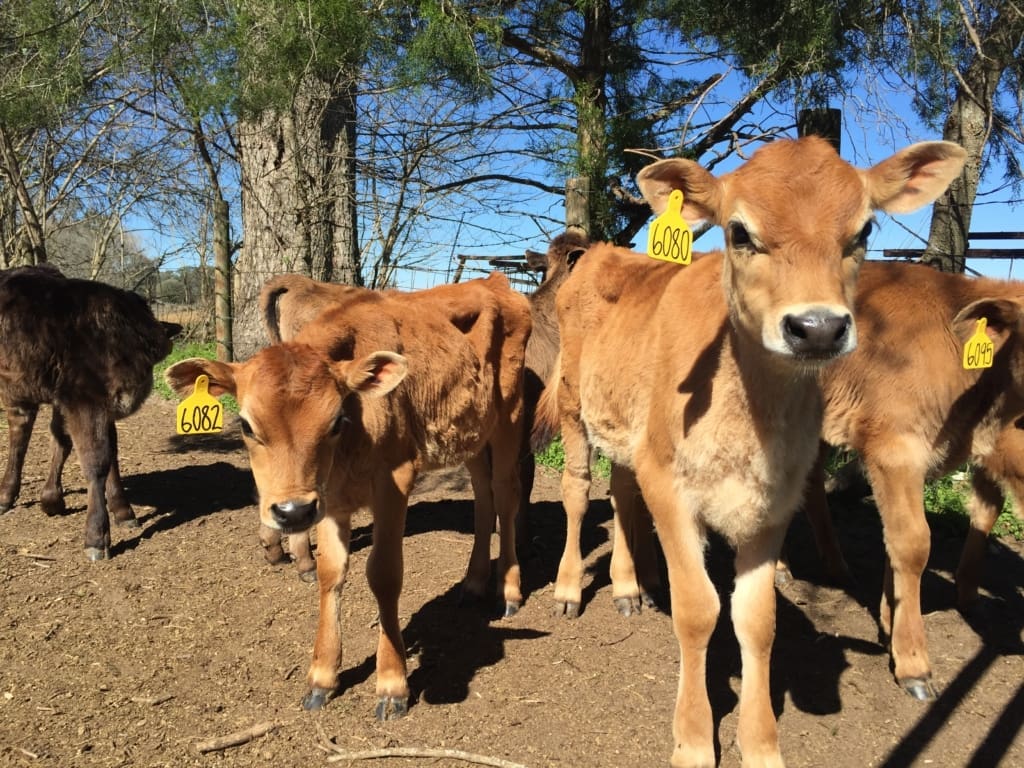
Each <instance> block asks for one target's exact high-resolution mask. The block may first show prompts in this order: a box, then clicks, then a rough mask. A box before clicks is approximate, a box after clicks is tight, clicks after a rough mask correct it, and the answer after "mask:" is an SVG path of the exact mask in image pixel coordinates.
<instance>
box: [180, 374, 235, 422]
mask: <svg viewBox="0 0 1024 768" xmlns="http://www.w3.org/2000/svg"><path fill="white" fill-rule="evenodd" d="M209 386H210V379H209V378H208V377H207V376H206V375H205V374H203V375H200V376H199V377H198V378H197V379H196V385H195V389H193V390H192V394H191V395H189V396H188V397H186V398H185V399H184V400H182V401H181V402H180V403H179V404H178V413H177V418H176V420H175V421H176V424H175V426H176V427H177V428H178V434H179V435H195V434H204V433H205V434H209V433H211V432H220V431H221V430H222V429H224V406H222V405H221V404H220V401H218V400H217V399H216V398H215V397H214V396H213V395H211V394H210V391H209Z"/></svg>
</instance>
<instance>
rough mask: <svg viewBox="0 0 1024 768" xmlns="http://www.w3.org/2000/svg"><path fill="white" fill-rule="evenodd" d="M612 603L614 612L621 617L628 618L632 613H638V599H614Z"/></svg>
mask: <svg viewBox="0 0 1024 768" xmlns="http://www.w3.org/2000/svg"><path fill="white" fill-rule="evenodd" d="M612 602H613V603H615V610H616V611H618V612H619V614H620V615H622V616H626V617H629V616H632V615H633V614H634V613H640V598H639V597H616V598H615V599H614V600H613V601H612Z"/></svg>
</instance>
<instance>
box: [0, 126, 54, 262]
mask: <svg viewBox="0 0 1024 768" xmlns="http://www.w3.org/2000/svg"><path fill="white" fill-rule="evenodd" d="M0 169H2V170H3V173H4V175H5V176H6V177H7V179H8V181H9V183H10V185H11V187H12V188H13V189H14V194H15V196H16V197H17V200H18V205H19V207H20V208H21V219H22V221H21V226H22V228H23V230H24V233H25V239H26V242H27V243H28V248H29V259H28V261H29V263H30V264H45V263H46V261H47V258H46V238H45V235H44V230H43V222H42V221H40V220H39V217H38V216H37V215H36V209H35V206H34V205H33V204H32V198H31V196H30V195H29V193H28V188H27V187H26V186H25V182H24V179H23V178H22V175H21V162H20V160H19V159H18V154H17V152H16V151H15V149H14V145H13V144H12V143H11V140H10V137H9V136H8V134H7V130H6V129H5V128H4V127H3V126H2V125H0Z"/></svg>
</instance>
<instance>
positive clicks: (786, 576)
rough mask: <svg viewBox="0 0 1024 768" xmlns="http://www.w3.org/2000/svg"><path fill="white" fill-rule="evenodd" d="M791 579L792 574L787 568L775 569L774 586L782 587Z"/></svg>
mask: <svg viewBox="0 0 1024 768" xmlns="http://www.w3.org/2000/svg"><path fill="white" fill-rule="evenodd" d="M792 580H793V574H792V573H790V572H789V569H788V568H776V569H775V586H776V587H778V588H780V589H781V588H782V587H784V586H786V585H787V584H789V582H791V581H792Z"/></svg>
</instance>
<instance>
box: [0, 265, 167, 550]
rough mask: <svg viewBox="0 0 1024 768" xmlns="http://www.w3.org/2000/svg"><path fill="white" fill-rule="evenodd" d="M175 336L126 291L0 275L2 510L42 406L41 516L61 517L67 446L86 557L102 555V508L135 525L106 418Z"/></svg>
mask: <svg viewBox="0 0 1024 768" xmlns="http://www.w3.org/2000/svg"><path fill="white" fill-rule="evenodd" d="M178 331H180V326H173V325H170V324H161V323H159V322H157V320H156V319H155V318H154V317H153V313H152V312H151V311H150V309H149V307H148V306H147V304H146V302H145V301H144V300H143V299H142V297H141V296H139V295H137V294H135V293H132V292H130V291H123V290H121V289H119V288H114V287H113V286H109V285H106V284H104V283H98V282H94V281H91V280H76V279H71V278H66V277H64V276H63V275H62V274H61V273H60V272H59V271H58V270H57V269H56V268H54V267H49V266H40V267H20V268H17V269H11V270H7V271H5V272H2V273H0V402H2V403H3V405H4V407H5V408H6V409H7V422H8V428H9V430H10V453H9V455H8V459H7V468H6V470H5V472H4V478H3V481H2V482H0V514H2V513H4V512H6V511H8V510H9V509H10V508H11V507H12V506H13V504H14V502H15V500H16V499H17V497H18V492H19V491H20V489H21V474H22V468H23V465H24V461H25V451H26V450H27V449H28V442H29V438H30V437H31V434H32V426H33V424H34V423H35V419H36V413H37V412H38V410H39V405H40V404H41V403H50V404H51V405H52V406H53V415H52V419H51V421H50V433H51V435H52V438H53V453H52V460H51V463H50V472H49V475H48V477H47V480H46V485H45V486H44V488H43V491H42V495H41V497H40V505H41V506H42V508H43V511H44V512H45V513H46V514H48V515H59V514H64V511H65V509H64V490H63V488H62V486H61V473H62V471H63V468H64V463H65V461H66V460H67V457H68V455H69V454H70V452H71V448H72V445H74V448H75V450H76V452H77V454H78V460H79V462H80V463H81V465H82V472H83V473H84V475H85V478H86V482H87V483H88V495H89V500H88V509H87V512H86V521H85V555H86V557H87V558H88V559H90V560H102V559H105V558H107V557H109V554H110V521H109V519H108V515H107V509H108V504H109V507H110V510H111V511H112V512H113V515H114V520H115V522H117V523H118V524H119V525H125V526H133V525H137V523H136V521H135V512H134V511H133V510H132V508H131V505H130V504H129V503H128V500H127V498H126V497H125V494H124V488H123V487H122V485H121V476H120V471H119V468H118V463H117V428H116V427H115V425H114V422H115V421H116V420H118V419H123V418H124V417H126V416H128V415H130V414H132V413H134V412H135V411H136V410H137V409H138V407H139V406H140V405H141V404H142V402H143V401H144V400H145V399H146V397H147V396H148V395H149V392H150V390H151V388H152V386H153V365H154V363H156V362H158V361H159V360H161V359H163V358H164V357H166V356H167V354H168V352H170V351H171V342H170V337H171V336H173V335H174V334H176V333H177V332H178ZM104 486H105V491H104Z"/></svg>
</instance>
